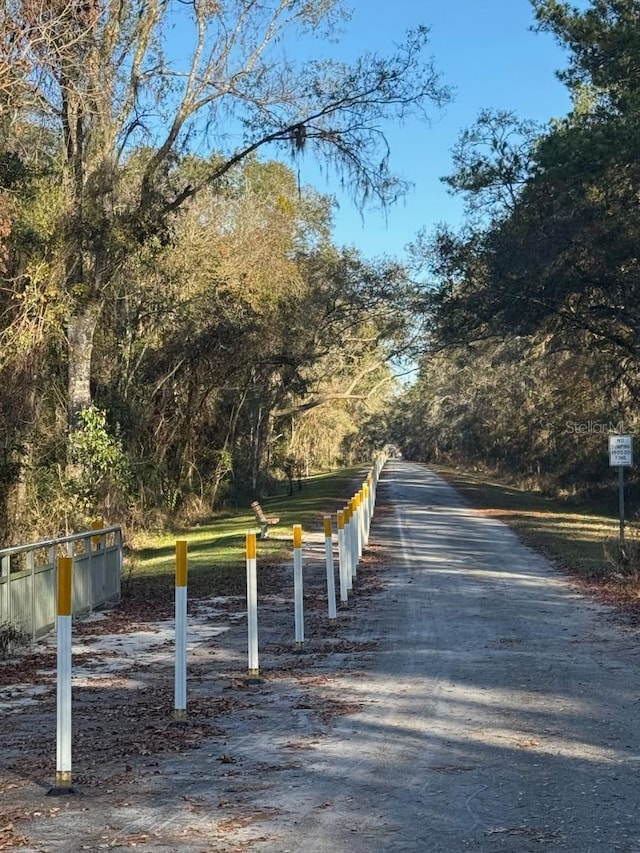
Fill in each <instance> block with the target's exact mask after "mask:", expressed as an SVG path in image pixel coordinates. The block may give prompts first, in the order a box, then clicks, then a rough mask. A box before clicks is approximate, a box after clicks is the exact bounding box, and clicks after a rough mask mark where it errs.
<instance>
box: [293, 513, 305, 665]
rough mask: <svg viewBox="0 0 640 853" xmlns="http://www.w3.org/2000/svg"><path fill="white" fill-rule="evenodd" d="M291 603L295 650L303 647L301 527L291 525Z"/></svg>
mask: <svg viewBox="0 0 640 853" xmlns="http://www.w3.org/2000/svg"><path fill="white" fill-rule="evenodd" d="M293 601H294V610H295V635H296V648H298V649H301V648H302V646H303V645H304V594H303V589H302V527H301V525H300V524H294V525H293Z"/></svg>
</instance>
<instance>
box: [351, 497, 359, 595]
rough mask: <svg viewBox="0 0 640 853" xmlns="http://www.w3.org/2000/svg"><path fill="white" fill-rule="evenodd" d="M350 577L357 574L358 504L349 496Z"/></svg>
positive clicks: (354, 576)
mask: <svg viewBox="0 0 640 853" xmlns="http://www.w3.org/2000/svg"><path fill="white" fill-rule="evenodd" d="M350 524H351V577H352V578H353V579H355V578H356V577H357V576H358V504H357V501H356V498H355V497H353V498H351V521H350Z"/></svg>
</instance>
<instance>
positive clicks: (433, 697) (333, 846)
mask: <svg viewBox="0 0 640 853" xmlns="http://www.w3.org/2000/svg"><path fill="white" fill-rule="evenodd" d="M378 504H379V509H378V512H377V514H376V517H375V519H374V525H373V528H372V538H371V543H372V546H373V547H372V550H371V556H370V557H368V558H367V560H365V561H364V562H363V565H362V568H361V570H360V571H359V576H358V579H357V580H356V585H355V595H354V600H353V603H352V606H351V607H350V609H349V610H348V611H347V612H341V613H340V615H339V619H338V625H337V627H331V626H328V625H327V624H326V623H325V621H324V618H323V613H322V597H321V588H320V586H319V581H318V580H317V579H319V578H321V575H322V571H321V568H322V563H321V559H320V557H321V542H320V540H318V541H317V542H316V544H315V545H313V546H312V547H311V552H310V554H309V557H308V566H309V567H308V568H306V569H305V571H306V572H307V573H308V577H309V586H308V591H307V599H306V606H307V607H308V608H309V611H308V612H309V616H308V619H307V625H308V632H309V639H308V642H307V644H306V650H307V654H306V655H296V654H295V653H294V652H293V650H292V646H293V643H292V639H293V636H292V633H293V625H292V615H291V612H292V611H291V603H290V596H288V595H287V594H285V593H280V594H278V595H275V594H274V595H273V596H271V597H270V598H267V600H265V601H263V602H262V606H261V611H260V643H261V673H262V676H263V681H262V682H261V683H260V684H257V685H253V686H252V685H247V684H246V682H245V681H244V680H243V679H242V677H241V676H242V674H243V660H244V659H245V658H243V655H244V656H245V657H246V622H245V621H244V620H243V619H242V617H241V616H239V615H238V614H237V613H233V612H232V611H233V607H232V604H233V603H231V604H227V609H226V611H225V612H226V613H227V614H228V615H227V616H225V613H218V615H217V616H215V625H216V629H215V631H214V632H213V634H212V635H211V636H208V635H207V634H206V631H203V633H202V634H201V635H198V637H199V639H197V638H196V639H195V640H193V641H192V642H191V643H190V649H191V650H190V668H191V672H192V673H196V674H197V679H195V682H196V683H194V684H192V685H191V686H190V690H191V694H190V695H191V696H192V697H193V702H194V708H195V710H194V711H193V712H192V723H191V726H190V727H187V729H186V730H184V731H185V734H181V735H180V737H183V738H186V740H185V741H183V742H181V743H178V744H177V746H176V748H175V749H173V750H169V749H168V748H167V749H164V750H162V749H160V748H159V746H158V744H157V743H156V744H155V746H154V743H153V738H152V739H151V744H150V745H149V747H148V749H145V750H142V751H140V750H138V751H137V752H135V751H134V752H135V754H134V755H133V757H131V755H128V754H127V756H125V758H124V759H122V760H120V763H119V758H118V757H114V756H112V757H111V758H110V759H109V760H107V759H106V758H105V760H104V764H105V767H107V766H109V767H110V771H109V772H110V775H109V774H107V773H106V770H104V771H101V770H100V768H98V769H95V770H94V776H93V777H92V776H91V775H90V774H88V775H87V783H86V786H85V789H84V790H83V791H82V793H81V795H79V796H77V797H71V798H69V797H67V798H57V799H56V801H55V802H54V801H53V800H52V799H51V798H48V799H47V798H45V797H43V783H42V781H40V782H38V779H37V778H36V775H37V774H35V775H34V774H33V773H32V774H29V773H28V772H27V771H26V769H25V766H24V764H20V759H19V758H18V757H16V752H17V745H18V744H22V750H23V751H24V750H27V752H28V750H29V744H28V742H27V741H24V740H22V741H20V736H21V735H20V733H21V732H22V733H23V732H24V730H25V729H24V727H25V726H30V727H31V730H32V731H40V730H41V729H42V728H43V727H46V726H47V725H48V724H49V723H50V718H51V708H50V707H48V706H47V705H46V700H41V701H40V703H39V704H37V705H36V706H35V709H31V710H30V709H29V708H27V709H25V710H24V711H22V712H21V713H20V715H15V714H13V715H11V714H8V715H7V714H5V719H9V720H12V721H13V722H12V727H11V731H10V734H9V735H8V736H7V737H5V738H4V742H5V745H6V747H7V749H8V752H7V751H6V750H5V757H4V759H3V760H2V766H0V771H2V773H0V792H2V798H3V800H2V805H1V806H0V812H2V810H3V808H4V809H5V811H6V814H5V820H7V821H9V820H10V821H11V825H12V827H13V829H12V830H11V831H12V832H13V833H14V836H13V837H14V839H15V841H14V843H15V846H14V847H11V846H6V847H5V848H4V849H16V850H23V851H25V853H28V851H33V853H35V851H38V853H58V851H65V853H75V851H81V850H92V851H97V850H101V849H111V850H113V849H130V848H133V847H135V848H136V849H138V850H142V851H145V853H158V851H172V850H173V851H184V853H212V851H241V850H242V851H244V850H250V851H272V853H285V851H291V852H292V853H293V851H296V853H297V851H302V853H320V851H322V853H325V851H331V853H339V851H345V853H377V852H378V851H380V853H382V851H385V853H386V851H407V853H409V851H416V853H418V851H419V853H458V851H487V853H501V852H502V851H510V853H526V852H527V851H571V852H572V853H590V852H591V851H594V853H595V851H598V853H603V851H604V853H607V851H640V811H639V810H638V791H639V787H640V778H639V772H638V771H639V769H640V731H639V728H638V724H637V719H636V717H637V711H638V701H639V699H640V685H639V684H638V675H639V672H640V657H639V649H638V642H637V640H638V637H637V633H636V631H634V630H632V629H630V628H626V627H624V626H623V625H621V624H619V623H618V622H617V621H616V620H615V619H614V614H613V611H611V610H609V609H608V608H606V607H604V606H603V605H600V604H597V603H595V602H593V601H591V600H589V599H587V598H585V597H584V596H583V595H581V594H580V593H579V592H578V591H577V590H576V589H574V588H573V587H572V586H571V585H570V584H569V583H567V582H566V581H565V580H563V578H562V577H561V576H560V574H559V573H558V572H557V571H556V570H554V569H553V567H551V566H550V565H549V563H548V562H547V561H546V560H545V559H543V558H542V557H541V556H539V555H538V554H536V553H535V552H533V551H532V550H531V549H529V548H527V547H525V546H524V545H523V544H521V543H520V542H519V541H518V540H517V538H516V537H515V536H514V534H513V533H512V532H511V531H510V530H509V529H508V528H507V527H506V526H504V525H503V524H502V523H501V522H499V521H496V520H495V519H491V518H487V517H485V516H483V515H481V514H480V513H478V512H476V511H474V510H472V509H470V508H468V507H467V506H466V505H465V504H464V502H463V501H462V500H461V499H460V498H459V496H458V495H457V494H456V493H455V492H454V491H453V490H452V489H451V488H450V487H449V486H448V485H447V484H446V483H444V482H443V481H442V480H441V479H440V478H439V477H437V476H436V475H435V474H433V473H432V472H431V471H429V470H428V469H427V468H425V467H424V466H421V465H417V464H412V463H408V462H404V461H390V462H388V463H387V465H386V467H385V469H384V471H383V476H382V480H381V484H380V487H379V492H378ZM314 549H315V551H314ZM314 560H315V563H314ZM312 564H314V565H315V566H316V569H313V568H312ZM314 571H315V572H316V574H315V575H314V574H313V572H314ZM314 577H315V578H316V581H317V584H318V585H317V586H314V583H315V582H316V581H314ZM285 589H286V584H285ZM238 609H241V608H239V607H236V610H238ZM205 617H206V619H205V622H204V623H203V624H212V620H214V616H212V615H211V612H208V613H206V614H205ZM203 618H204V617H203ZM225 620H226V621H225ZM243 649H244V651H243ZM212 662H213V663H214V664H215V671H213V668H212ZM169 664H170V659H167V660H166V661H165V662H164V666H165V670H166V672H167V673H169V674H170V667H169ZM158 668H159V664H158V662H157V661H156V662H155V663H154V665H153V667H152V666H150V665H149V666H148V667H145V668H142V667H141V669H143V671H138V672H137V673H136V674H134V673H130V674H129V675H128V676H127V678H128V679H129V682H130V688H131V689H133V688H134V687H135V690H136V691H137V693H138V694H140V695H143V693H144V690H143V688H144V687H145V685H146V687H147V688H148V687H149V685H150V684H152V683H153V684H156V685H157V682H158V677H159V676H158ZM141 691H142V693H141ZM76 696H78V698H77V700H76V698H75V697H76ZM76 701H77V702H78V703H80V707H81V708H82V702H83V701H84V702H85V703H86V702H87V701H88V700H86V699H84V700H83V699H82V695H81V690H80V689H78V690H77V691H76V692H75V693H74V702H76ZM214 701H215V702H217V703H218V705H216V708H217V709H218V711H217V712H216V716H215V719H212V718H211V714H210V713H209V712H208V711H207V708H210V707H211V703H212V702H214ZM223 701H226V703H227V704H226V706H223V705H222V704H220V703H222V702H223ZM43 703H44V704H43ZM134 704H135V703H134ZM142 708H143V709H144V703H143V704H142ZM18 716H19V719H20V722H19V723H18ZM93 719H94V723H95V725H99V724H100V722H99V721H100V703H98V704H95V703H94V710H93ZM96 721H97V722H96ZM214 724H215V726H217V727H219V730H214ZM147 728H148V726H147ZM161 730H162V731H163V732H165V733H166V735H167V738H169V734H168V733H169V728H168V726H167V727H165V728H164V729H161V727H160V726H159V725H158V726H156V729H155V731H156V736H157V734H158V732H159V731H161ZM171 737H174V738H175V737H176V736H175V735H171ZM189 740H190V741H193V743H191V742H188V741H189ZM169 741H170V738H169V740H168V741H167V743H169ZM182 747H184V748H182ZM34 748H35V747H34ZM12 750H13V751H12ZM54 754H55V753H54ZM7 756H8V757H7ZM23 759H24V761H28V760H29V756H28V755H26V757H25V756H23ZM123 762H124V763H125V764H126V767H123V766H122V765H123ZM36 764H37V762H36ZM17 768H21V770H20V773H19V779H18V776H17V775H16V769H17ZM127 768H128V769H127ZM101 772H102V776H101V775H100V773H101ZM105 774H106V775H105ZM41 775H42V774H41ZM12 779H13V780H14V784H12V783H11V780H12ZM16 780H18V781H16ZM3 783H4V787H3ZM81 787H82V786H81ZM52 806H53V807H54V812H53V813H52V812H51V809H52ZM20 810H22V812H21V811H20ZM2 822H3V821H2V815H1V814H0V840H1V839H2V834H1V833H2V826H1V824H2ZM6 837H7V839H8V838H10V836H9V834H7V836H6Z"/></svg>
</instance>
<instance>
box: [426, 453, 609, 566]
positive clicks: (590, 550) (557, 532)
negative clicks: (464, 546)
mask: <svg viewBox="0 0 640 853" xmlns="http://www.w3.org/2000/svg"><path fill="white" fill-rule="evenodd" d="M438 473H440V474H441V475H442V476H443V477H444V478H445V479H447V480H448V481H449V482H450V483H451V484H452V485H453V486H455V487H456V488H457V489H458V491H459V492H460V493H461V494H462V495H463V496H464V497H465V498H466V499H467V501H468V502H469V503H470V504H471V505H472V506H474V507H477V508H478V509H480V510H482V511H484V512H485V513H486V514H488V515H491V516H494V517H497V518H500V519H501V520H502V521H504V522H506V523H507V524H508V525H509V526H510V527H512V528H514V530H516V531H517V533H518V534H519V535H520V537H521V538H522V539H523V541H525V542H527V543H528V544H530V545H531V546H532V547H534V548H536V549H537V550H539V551H541V552H542V553H544V554H545V555H546V556H548V557H549V558H550V559H552V560H554V561H555V562H557V563H559V564H561V565H562V566H563V567H564V568H565V569H566V570H567V571H569V572H570V573H571V574H574V575H576V576H578V577H582V578H603V577H605V576H606V575H608V574H610V573H611V572H612V570H613V567H612V566H611V565H610V563H609V562H608V559H607V555H606V553H605V543H607V548H608V550H610V551H612V550H614V549H615V543H616V542H617V538H618V534H619V520H618V519H617V518H615V517H613V516H611V515H610V514H609V513H608V512H607V511H606V510H604V509H601V508H600V507H598V506H587V505H585V506H582V505H581V506H575V505H571V504H570V503H568V502H566V501H563V500H559V499H554V498H550V497H545V496H544V495H541V494H539V493H537V492H530V491H527V490H525V489H519V488H516V487H514V486H511V485H506V484H504V483H501V482H498V481H497V480H495V479H493V478H491V477H488V476H484V475H482V474H477V473H467V472H462V471H459V470H457V469H449V468H439V469H438ZM613 488H615V484H614V486H612V489H613Z"/></svg>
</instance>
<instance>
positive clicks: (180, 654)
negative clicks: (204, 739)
mask: <svg viewBox="0 0 640 853" xmlns="http://www.w3.org/2000/svg"><path fill="white" fill-rule="evenodd" d="M175 632H176V641H175V654H176V660H175V673H174V706H173V707H174V710H173V718H174V720H176V721H177V722H179V723H182V722H184V720H186V718H187V542H186V540H184V539H179V540H177V541H176V597H175Z"/></svg>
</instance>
